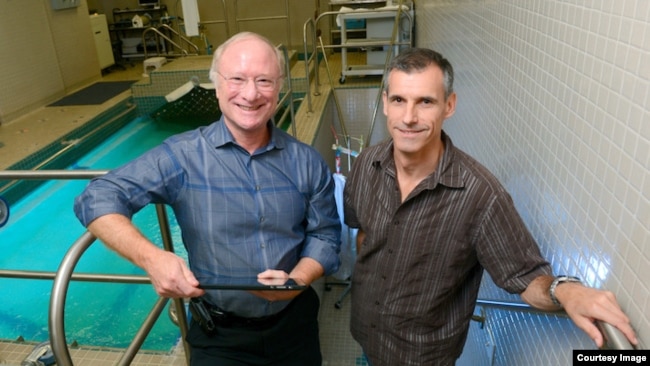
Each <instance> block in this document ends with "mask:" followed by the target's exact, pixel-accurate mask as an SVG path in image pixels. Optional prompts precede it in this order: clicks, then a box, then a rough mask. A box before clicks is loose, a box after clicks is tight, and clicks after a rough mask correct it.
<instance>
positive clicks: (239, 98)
mask: <svg viewBox="0 0 650 366" xmlns="http://www.w3.org/2000/svg"><path fill="white" fill-rule="evenodd" d="M216 71H217V73H218V74H216V75H215V76H214V78H215V79H214V82H215V84H216V93H217V98H218V100H219V108H221V112H222V113H223V116H224V120H225V123H226V125H227V126H228V128H229V129H230V131H231V132H232V133H233V135H234V136H235V139H237V140H239V138H238V137H241V136H248V137H250V136H251V135H256V134H267V129H266V122H267V121H268V120H269V119H271V117H272V116H273V113H274V111H275V108H276V106H277V104H278V98H279V91H280V87H281V85H282V84H281V81H280V77H281V72H280V63H279V61H278V58H277V53H276V52H275V50H274V49H273V48H272V47H271V46H269V45H268V44H267V43H265V42H263V41H262V40H260V39H257V38H254V37H248V38H243V39H240V40H237V41H235V42H233V43H231V44H230V45H228V47H227V48H226V49H225V50H224V51H223V54H222V55H221V57H220V61H219V65H218V68H217V70H216ZM262 80H264V81H263V82H266V83H268V82H269V81H270V82H271V83H273V86H272V87H271V88H270V89H269V88H268V85H266V87H262V88H260V87H258V86H257V85H256V81H258V82H257V84H258V85H263V84H262V83H263V82H262V83H260V82H259V81H262ZM260 89H262V90H260Z"/></svg>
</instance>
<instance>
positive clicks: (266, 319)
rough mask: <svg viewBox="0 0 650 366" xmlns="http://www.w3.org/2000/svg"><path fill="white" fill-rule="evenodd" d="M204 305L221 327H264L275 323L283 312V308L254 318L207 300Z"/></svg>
mask: <svg viewBox="0 0 650 366" xmlns="http://www.w3.org/2000/svg"><path fill="white" fill-rule="evenodd" d="M206 307H207V308H208V312H209V313H210V317H211V318H212V321H213V322H214V323H215V324H216V325H219V326H222V327H260V328H262V327H264V328H266V327H269V326H271V325H274V324H275V323H277V322H278V320H279V319H280V318H281V317H282V313H283V312H284V309H283V310H281V311H280V312H278V313H276V314H272V315H266V316H261V317H256V318H247V317H243V316H239V315H235V314H233V313H230V312H227V311H225V310H222V309H220V308H219V307H217V306H215V305H213V304H210V303H207V302H206Z"/></svg>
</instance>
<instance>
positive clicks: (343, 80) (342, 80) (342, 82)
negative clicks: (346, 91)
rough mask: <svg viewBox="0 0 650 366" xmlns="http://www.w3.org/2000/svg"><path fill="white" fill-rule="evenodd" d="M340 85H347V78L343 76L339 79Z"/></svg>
mask: <svg viewBox="0 0 650 366" xmlns="http://www.w3.org/2000/svg"><path fill="white" fill-rule="evenodd" d="M339 84H345V76H341V78H340V79H339Z"/></svg>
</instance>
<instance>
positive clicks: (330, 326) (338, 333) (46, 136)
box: [0, 53, 380, 366]
mask: <svg viewBox="0 0 650 366" xmlns="http://www.w3.org/2000/svg"><path fill="white" fill-rule="evenodd" d="M363 59H364V56H363V55H355V54H351V56H350V58H349V61H348V62H349V64H352V65H353V64H362V63H363V62H364V61H363ZM327 61H328V62H327V63H321V67H320V70H319V71H320V72H319V75H320V80H321V84H322V87H321V96H320V97H319V96H314V98H313V103H314V105H316V106H323V105H324V104H325V99H326V95H327V90H328V89H329V88H330V85H329V84H330V81H332V84H334V87H339V86H341V85H340V84H339V78H340V75H341V62H340V54H338V53H335V54H333V55H331V56H330V57H328V60H327ZM141 66H142V65H141V64H137V63H136V64H135V65H133V66H129V65H127V67H126V70H115V71H112V72H110V73H107V74H105V75H104V77H103V80H102V81H116V80H137V79H139V78H141V77H142V67H141ZM294 70H295V72H296V75H295V77H300V76H301V75H302V76H303V77H304V74H305V69H304V64H303V63H302V62H300V63H299V64H297V65H296V66H294ZM293 73H294V71H292V75H294V74H293ZM379 82H380V78H379V77H348V78H347V79H346V81H345V84H344V85H343V86H345V87H351V88H355V87H364V86H374V87H376V86H377V85H378V84H379ZM129 95H130V91H127V92H124V93H122V94H120V95H118V96H116V97H115V98H113V99H111V100H109V101H107V102H105V103H103V104H101V105H94V106H70V107H43V108H41V109H39V110H36V111H34V112H32V113H29V114H27V115H26V116H24V117H22V118H20V119H18V120H15V121H12V122H11V123H8V124H5V125H2V126H0V169H6V168H7V167H9V166H11V165H12V164H14V163H16V162H17V161H19V160H21V159H23V158H24V157H26V156H28V155H29V154H31V153H33V152H35V151H38V150H39V149H40V148H42V147H43V146H44V145H46V144H48V143H51V142H52V141H56V140H57V139H58V138H60V137H61V136H63V135H65V134H66V133H68V132H70V131H71V130H74V129H75V128H77V127H79V126H80V125H83V124H84V123H86V122H88V121H89V120H91V119H92V118H93V117H94V116H96V115H98V114H99V113H101V112H102V111H104V110H106V109H109V108H110V107H112V106H114V105H115V104H116V103H118V102H119V101H122V100H124V99H125V98H128V97H129ZM314 110H316V111H317V110H318V107H315V108H314ZM310 117H311V118H313V117H315V116H314V115H313V113H311V112H305V111H300V110H299V111H298V114H297V117H296V118H300V119H299V120H300V121H303V119H307V118H310ZM316 117H317V116H316ZM302 126H303V127H302V128H303V129H307V130H308V129H309V124H308V123H303V125H302ZM301 133H309V131H302V132H300V133H299V134H298V135H299V136H300V135H301ZM343 290H344V287H343V286H333V287H331V291H323V293H322V307H321V313H320V319H321V345H322V351H323V357H324V362H323V365H329V366H348V365H350V366H363V365H366V362H365V361H364V360H363V357H362V352H361V349H360V347H359V346H358V345H357V343H356V342H355V341H354V340H353V339H352V338H351V336H350V333H349V326H348V323H349V316H350V315H349V314H350V312H349V306H350V300H349V298H344V299H343V301H342V302H341V307H340V309H339V308H336V307H335V306H334V304H335V302H337V301H338V300H339V295H340V293H341V292H342V291H343ZM33 347H34V344H30V343H25V342H19V341H15V342H0V365H20V363H21V362H22V360H23V359H24V358H25V357H26V356H27V355H28V354H29V353H30V352H31V351H32V349H33ZM70 354H71V357H72V360H73V362H74V364H75V365H82V366H85V365H89V366H103V365H114V364H115V363H116V362H117V361H118V360H119V359H120V357H121V356H122V353H121V352H119V351H114V350H97V349H85V348H74V349H71V350H70ZM131 364H132V365H142V366H145V365H185V364H186V362H185V353H184V351H183V347H182V346H181V345H179V346H177V347H176V348H175V349H174V350H173V351H172V352H170V353H164V354H160V353H144V352H142V353H140V354H138V355H137V356H136V358H135V360H134V361H133V362H132V363H131Z"/></svg>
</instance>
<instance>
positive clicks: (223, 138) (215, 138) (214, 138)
mask: <svg viewBox="0 0 650 366" xmlns="http://www.w3.org/2000/svg"><path fill="white" fill-rule="evenodd" d="M266 127H267V128H268V129H269V130H270V131H271V139H270V140H269V143H268V144H267V145H266V146H265V147H263V148H261V149H260V151H269V150H273V149H280V150H281V149H284V148H285V147H286V135H285V134H284V133H283V131H282V130H280V129H279V128H277V127H275V125H274V124H273V122H272V121H268V122H267V123H266ZM204 135H205V137H206V138H207V140H208V141H209V142H210V144H211V145H213V146H214V147H215V148H220V147H225V146H228V145H233V146H239V145H238V144H237V142H236V141H235V138H234V137H233V136H232V133H231V132H230V130H229V129H228V127H227V126H226V123H225V122H224V118H223V115H222V116H221V118H219V120H218V121H217V122H214V123H212V124H210V125H209V126H207V127H206V128H205V132H204Z"/></svg>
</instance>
